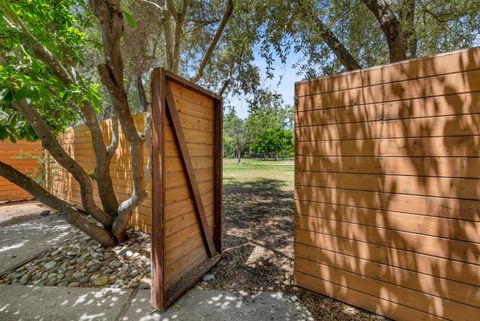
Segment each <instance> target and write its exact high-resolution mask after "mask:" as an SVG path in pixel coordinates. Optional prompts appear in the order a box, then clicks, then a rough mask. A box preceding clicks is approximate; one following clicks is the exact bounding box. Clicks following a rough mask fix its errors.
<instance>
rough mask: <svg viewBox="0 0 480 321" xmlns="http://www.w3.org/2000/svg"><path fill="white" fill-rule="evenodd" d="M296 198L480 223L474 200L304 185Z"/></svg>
mask: <svg viewBox="0 0 480 321" xmlns="http://www.w3.org/2000/svg"><path fill="white" fill-rule="evenodd" d="M295 199H296V200H305V201H313V202H318V203H328V204H339V205H346V206H355V207H364V208H372V209H382V210H388V211H393V212H402V213H411V214H420V215H426V216H436V217H445V218H455V219H461V220H469V221H475V222H478V221H480V202H479V201H473V200H457V199H451V198H441V197H423V196H417V195H404V194H390V193H379V192H365V191H355V190H342V189H333V188H324V187H302V186H297V187H296V188H295Z"/></svg>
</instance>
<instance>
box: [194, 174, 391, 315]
mask: <svg viewBox="0 0 480 321" xmlns="http://www.w3.org/2000/svg"><path fill="white" fill-rule="evenodd" d="M224 187H225V192H224V214H225V249H226V250H225V255H224V258H223V259H222V260H220V262H219V263H218V264H217V265H216V266H215V267H214V268H213V270H212V271H211V273H212V274H214V275H215V278H214V279H213V280H210V281H209V282H208V283H203V285H202V286H203V287H204V288H207V289H212V290H228V291H232V292H235V293H236V294H238V295H247V294H252V293H257V292H264V291H282V292H284V293H287V294H290V295H295V296H296V297H297V298H298V299H299V300H300V301H301V302H302V303H303V304H304V305H305V306H306V307H307V309H308V310H309V311H310V313H312V315H313V317H314V318H315V319H316V320H322V321H323V320H387V319H385V318H382V317H380V316H378V315H375V314H372V313H369V312H367V311H364V310H361V309H358V308H355V307H352V306H350V305H348V304H345V303H342V302H340V301H337V300H334V299H331V298H328V297H325V296H322V295H320V294H317V293H313V292H311V291H308V290H304V289H301V288H297V287H296V286H294V283H293V234H294V222H293V217H294V204H293V191H292V189H291V186H289V184H286V183H285V182H284V181H281V180H275V179H256V180H252V181H237V180H234V179H226V180H225V181H224Z"/></svg>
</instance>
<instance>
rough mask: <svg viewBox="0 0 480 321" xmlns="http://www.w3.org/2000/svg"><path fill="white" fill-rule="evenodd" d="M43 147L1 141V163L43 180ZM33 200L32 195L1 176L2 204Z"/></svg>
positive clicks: (23, 142) (24, 142) (22, 142)
mask: <svg viewBox="0 0 480 321" xmlns="http://www.w3.org/2000/svg"><path fill="white" fill-rule="evenodd" d="M41 155H42V149H41V145H40V143H38V142H33V143H31V142H27V141H17V142H16V143H12V142H10V141H0V161H2V162H4V163H6V164H8V165H10V166H13V167H14V168H15V169H17V170H19V171H21V172H22V173H24V174H28V175H33V176H37V178H39V179H41V174H42V173H40V172H39V171H40V165H41V164H40V163H41V162H40V157H41ZM29 199H32V195H30V194H29V193H27V191H25V190H23V189H21V188H20V187H18V186H17V185H15V184H13V183H10V182H9V181H8V180H6V179H4V178H3V177H1V176H0V202H10V201H21V200H29Z"/></svg>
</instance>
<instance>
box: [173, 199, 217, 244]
mask: <svg viewBox="0 0 480 321" xmlns="http://www.w3.org/2000/svg"><path fill="white" fill-rule="evenodd" d="M212 209H213V206H210V207H209V208H208V209H207V208H205V212H207V214H206V215H207V220H208V222H211V221H212V220H213V211H212ZM194 224H197V218H196V213H195V211H190V212H187V213H184V214H181V215H178V216H176V217H175V218H173V219H170V220H168V221H167V222H166V223H165V232H164V233H165V235H166V236H169V235H172V234H174V233H176V232H178V231H180V230H182V229H184V228H186V227H188V226H190V225H194ZM200 237H201V235H200Z"/></svg>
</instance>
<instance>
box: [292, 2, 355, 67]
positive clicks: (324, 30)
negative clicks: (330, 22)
mask: <svg viewBox="0 0 480 321" xmlns="http://www.w3.org/2000/svg"><path fill="white" fill-rule="evenodd" d="M297 9H298V10H299V12H300V13H301V14H303V15H309V16H310V18H311V19H312V20H313V21H314V22H315V23H316V25H317V27H318V31H319V32H320V37H321V38H322V39H323V41H325V43H326V44H327V46H328V47H329V48H330V50H332V51H333V53H334V54H335V56H336V57H337V59H338V60H339V61H340V63H341V64H342V65H343V66H344V67H345V69H347V70H348V71H352V70H357V69H362V66H361V65H360V63H359V62H358V61H357V60H356V59H355V58H354V57H353V56H352V54H351V53H350V52H349V51H348V49H347V48H346V47H345V46H344V45H343V44H342V43H341V42H340V40H338V38H337V37H336V36H335V34H334V33H333V32H332V31H331V30H330V29H329V28H328V27H327V26H326V25H325V24H324V23H323V22H322V20H321V19H320V18H319V17H318V16H317V12H316V10H314V8H313V7H312V5H311V4H310V2H309V1H308V0H297Z"/></svg>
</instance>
